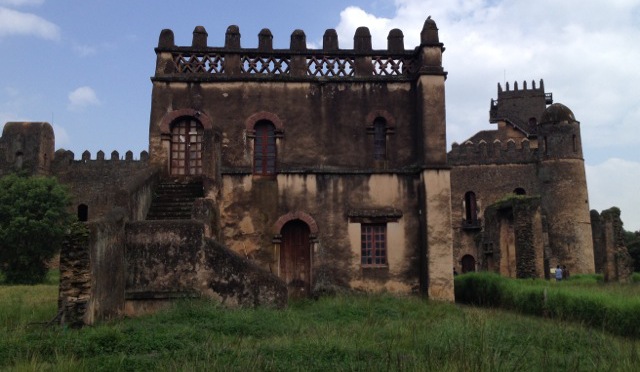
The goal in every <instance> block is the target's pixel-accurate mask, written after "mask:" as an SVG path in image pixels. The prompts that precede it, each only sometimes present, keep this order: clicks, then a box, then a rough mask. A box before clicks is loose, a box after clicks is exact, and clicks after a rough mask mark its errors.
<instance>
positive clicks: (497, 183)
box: [451, 162, 540, 271]
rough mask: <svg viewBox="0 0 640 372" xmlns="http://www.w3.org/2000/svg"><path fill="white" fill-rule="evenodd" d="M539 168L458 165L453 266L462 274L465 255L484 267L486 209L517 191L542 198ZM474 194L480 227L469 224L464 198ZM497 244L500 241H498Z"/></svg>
mask: <svg viewBox="0 0 640 372" xmlns="http://www.w3.org/2000/svg"><path fill="white" fill-rule="evenodd" d="M536 172H537V165H536V163H535V162H531V163H527V162H525V163H520V164H518V163H512V164H480V165H457V166H454V167H453V168H452V170H451V195H452V203H451V204H452V205H451V214H452V229H453V257H454V265H455V267H457V268H458V271H461V262H460V260H461V259H462V257H463V256H464V255H467V254H468V255H471V256H473V257H474V258H475V259H476V261H477V262H478V263H479V267H482V265H483V264H482V260H483V259H484V253H483V250H484V247H483V246H482V245H481V244H480V241H479V237H478V234H479V233H480V231H481V227H482V226H486V223H487V222H486V221H485V209H486V208H487V207H489V206H490V205H491V204H494V203H495V202H497V201H498V200H500V199H503V198H504V197H505V196H507V195H508V194H512V193H514V191H515V190H516V189H518V188H520V189H522V190H524V192H525V193H526V195H532V196H533V195H540V185H539V182H538V179H537V177H536ZM467 192H473V193H474V194H475V198H476V205H477V212H478V224H477V225H475V226H474V225H468V224H467V223H466V208H467V206H466V204H465V194H466V193H467ZM496 242H497V241H496Z"/></svg>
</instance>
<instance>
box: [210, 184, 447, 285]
mask: <svg viewBox="0 0 640 372" xmlns="http://www.w3.org/2000/svg"><path fill="white" fill-rule="evenodd" d="M418 184H419V179H418V178H417V177H416V176H414V175H412V174H406V175H398V174H391V173H390V174H373V175H372V174H366V173H365V174H358V173H354V174H304V173H302V174H279V175H278V176H277V177H276V178H275V179H272V180H268V179H267V180H265V179H256V178H253V177H252V176H251V175H225V176H224V177H223V188H222V200H221V203H220V217H221V221H222V233H223V240H222V241H223V242H224V244H225V245H227V246H228V247H229V248H230V249H232V250H233V251H235V252H237V253H238V254H240V255H241V256H243V257H246V258H248V259H250V260H252V261H254V262H256V263H257V264H258V265H260V266H261V267H264V268H266V269H267V270H269V271H270V272H272V273H274V274H277V273H278V270H279V264H280V263H279V256H278V252H277V244H275V243H274V239H275V240H277V237H278V235H279V234H280V231H279V230H278V229H277V228H276V227H275V226H276V222H277V221H278V220H279V219H280V218H281V217H284V218H286V216H288V215H290V214H291V212H296V211H299V212H304V213H305V214H307V215H308V216H310V217H311V218H312V219H313V220H314V221H315V223H316V224H317V228H318V233H317V236H315V237H314V242H313V244H312V247H311V249H312V252H311V256H312V257H311V261H312V267H311V271H312V278H313V283H312V290H314V291H324V290H328V289H332V288H333V289H335V288H354V289H362V290H392V291H401V292H410V291H412V290H416V291H417V290H418V284H419V280H418V275H419V270H420V267H419V251H420V244H422V243H421V241H420V227H419V224H418V221H419V219H418V209H419V204H418ZM364 211H370V213H377V214H378V215H379V216H380V217H384V216H391V215H394V216H395V215H397V214H399V215H400V216H401V217H399V218H397V220H395V221H393V222H388V223H387V229H388V242H387V249H388V263H389V264H388V267H386V268H375V269H367V270H364V269H362V268H361V264H360V250H361V236H360V233H361V232H360V220H359V219H358V216H360V215H361V214H362V212H364ZM449 266H450V265H449ZM449 271H450V268H449Z"/></svg>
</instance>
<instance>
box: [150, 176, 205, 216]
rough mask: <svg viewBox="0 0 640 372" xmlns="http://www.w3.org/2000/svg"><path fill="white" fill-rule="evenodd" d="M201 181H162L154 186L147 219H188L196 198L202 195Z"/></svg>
mask: <svg viewBox="0 0 640 372" xmlns="http://www.w3.org/2000/svg"><path fill="white" fill-rule="evenodd" d="M203 196H204V194H203V188H202V181H196V182H193V181H192V182H179V181H163V182H161V183H160V184H158V185H157V186H156V189H155V194H154V197H153V201H152V202H151V207H150V208H149V212H148V213H147V220H188V219H191V208H192V207H193V202H194V201H195V200H196V198H201V197H203Z"/></svg>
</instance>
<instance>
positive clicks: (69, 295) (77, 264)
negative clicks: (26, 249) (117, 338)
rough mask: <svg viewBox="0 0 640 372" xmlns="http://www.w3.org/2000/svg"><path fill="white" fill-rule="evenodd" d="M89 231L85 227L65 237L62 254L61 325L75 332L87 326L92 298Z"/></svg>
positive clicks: (60, 287)
mask: <svg viewBox="0 0 640 372" xmlns="http://www.w3.org/2000/svg"><path fill="white" fill-rule="evenodd" d="M88 243H89V231H88V230H87V229H86V227H85V225H84V224H80V225H79V226H74V228H73V229H72V230H71V232H70V233H69V234H68V235H67V236H66V237H65V240H64V242H63V243H62V249H61V252H60V286H59V289H58V317H59V321H60V324H63V325H69V326H71V327H74V328H79V327H82V326H84V325H85V324H86V316H87V311H88V309H89V300H90V298H91V289H92V288H91V283H92V282H91V265H90V254H89V244H88Z"/></svg>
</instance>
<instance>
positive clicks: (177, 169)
mask: <svg viewBox="0 0 640 372" xmlns="http://www.w3.org/2000/svg"><path fill="white" fill-rule="evenodd" d="M203 132H204V130H203V128H202V125H201V124H200V123H199V122H197V121H196V120H195V119H193V118H184V119H182V120H180V121H178V122H177V123H175V124H174V125H173V128H172V129H171V175H172V176H196V175H199V174H202V135H203Z"/></svg>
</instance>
